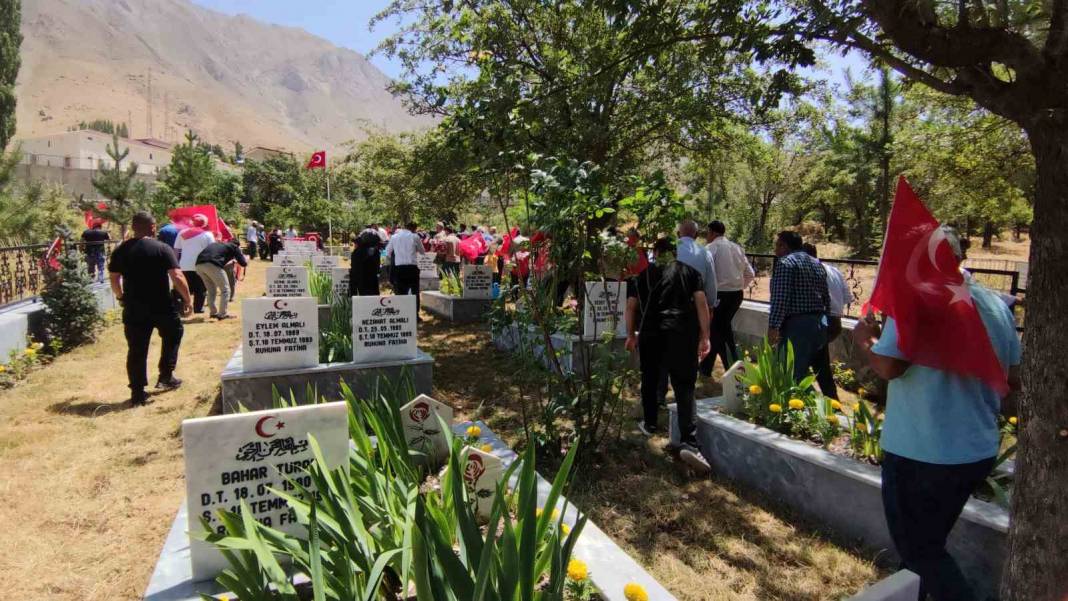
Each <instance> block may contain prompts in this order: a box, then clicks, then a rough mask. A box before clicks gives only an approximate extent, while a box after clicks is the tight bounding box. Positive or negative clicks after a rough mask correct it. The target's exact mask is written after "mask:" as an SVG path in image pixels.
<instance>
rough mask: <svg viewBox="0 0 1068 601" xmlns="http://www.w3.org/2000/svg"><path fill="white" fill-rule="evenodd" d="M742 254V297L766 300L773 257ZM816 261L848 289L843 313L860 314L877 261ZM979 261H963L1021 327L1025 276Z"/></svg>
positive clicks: (1024, 301)
mask: <svg viewBox="0 0 1068 601" xmlns="http://www.w3.org/2000/svg"><path fill="white" fill-rule="evenodd" d="M746 256H747V257H748V258H749V262H750V264H751V265H752V266H753V271H754V272H755V273H756V277H755V278H754V279H753V281H752V282H750V284H749V286H748V288H746V290H745V298H746V300H750V301H754V302H758V303H768V302H770V300H771V272H772V269H774V267H775V261H776V257H775V255H768V254H757V253H749V254H747V255H746ZM820 261H821V262H823V263H825V264H827V265H833V266H834V267H836V268H838V270H839V271H840V272H842V277H843V278H844V279H845V282H846V285H847V286H848V287H849V290H850V295H849V298H847V299H845V300H846V303H845V308H844V312H845V315H846V317H853V318H857V317H860V308H861V307H862V306H863V302H864V300H866V299H867V298H868V296H869V295H870V294H871V290H872V288H873V287H874V285H875V273H876V271H877V270H878V267H879V262H878V261H869V260H861V259H820ZM982 261H983V260H971V259H969V260H967V261H965V264H964V266H965V268H966V269H967V270H968V272H969V273H971V274H972V276H973V277H974V278H975V279H976V281H978V282H979V283H980V284H982V285H983V286H986V287H987V288H989V289H991V290H994V291H995V292H998V293H1000V294H1002V295H1004V296H1005V297H1006V300H1011V301H1012V309H1013V313H1014V315H1015V316H1016V327H1017V329H1018V330H1022V329H1023V320H1024V313H1025V311H1026V307H1025V304H1026V295H1027V289H1026V283H1025V282H1026V280H1025V276H1024V275H1023V274H1021V272H1020V271H1019V270H1009V269H991V268H987V267H983V266H981V265H984V263H983V262H982ZM1025 265H1026V263H1025ZM1009 297H1011V299H1010V298H1009Z"/></svg>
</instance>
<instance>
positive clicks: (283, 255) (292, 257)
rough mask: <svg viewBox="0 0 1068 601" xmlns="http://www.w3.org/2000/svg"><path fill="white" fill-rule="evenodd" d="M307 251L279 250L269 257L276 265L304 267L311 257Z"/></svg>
mask: <svg viewBox="0 0 1068 601" xmlns="http://www.w3.org/2000/svg"><path fill="white" fill-rule="evenodd" d="M313 256H314V255H311V254H309V253H293V252H280V253H276V254H275V255H274V258H273V259H271V264H272V265H275V266H277V267H304V266H305V265H306V264H307V263H308V261H311V259H312V257H313Z"/></svg>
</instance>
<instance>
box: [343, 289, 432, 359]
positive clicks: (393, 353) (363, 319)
mask: <svg viewBox="0 0 1068 601" xmlns="http://www.w3.org/2000/svg"><path fill="white" fill-rule="evenodd" d="M418 353H419V346H418V341H417V334H416V313H415V295H412V294H407V295H399V296H355V297H353V298H352V361H353V363H376V362H380V361H395V360H404V359H415V358H416V357H417V356H418Z"/></svg>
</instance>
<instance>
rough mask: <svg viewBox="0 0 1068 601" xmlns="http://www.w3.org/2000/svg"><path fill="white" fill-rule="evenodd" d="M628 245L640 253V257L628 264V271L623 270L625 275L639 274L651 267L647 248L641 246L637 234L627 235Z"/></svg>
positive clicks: (627, 276) (626, 276)
mask: <svg viewBox="0 0 1068 601" xmlns="http://www.w3.org/2000/svg"><path fill="white" fill-rule="evenodd" d="M627 246H629V247H631V248H633V249H634V250H635V252H637V253H638V258H637V259H635V260H634V263H633V264H632V265H629V266H627V269H626V271H624V272H623V277H625V278H629V277H631V276H635V275H638V274H639V273H641V272H643V271H645V270H646V268H648V267H649V257H648V255H646V252H645V248H644V247H642V246H641V241H640V240H638V236H637V235H635V234H629V235H627Z"/></svg>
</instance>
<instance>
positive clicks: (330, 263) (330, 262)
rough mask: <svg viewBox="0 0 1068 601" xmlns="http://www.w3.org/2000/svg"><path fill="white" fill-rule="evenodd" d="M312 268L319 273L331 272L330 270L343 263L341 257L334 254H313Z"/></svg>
mask: <svg viewBox="0 0 1068 601" xmlns="http://www.w3.org/2000/svg"><path fill="white" fill-rule="evenodd" d="M311 263H312V269H314V270H315V271H318V272H319V273H330V270H331V269H333V268H335V267H338V266H340V265H341V257H335V256H334V255H312V258H311Z"/></svg>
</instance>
